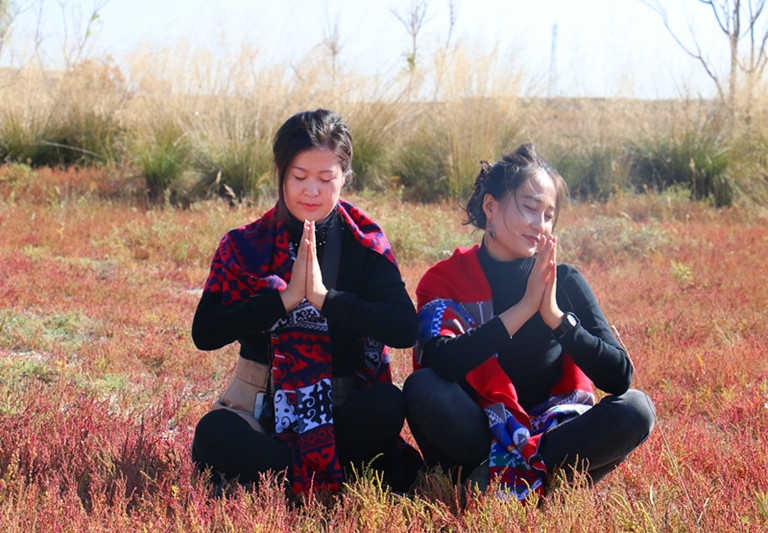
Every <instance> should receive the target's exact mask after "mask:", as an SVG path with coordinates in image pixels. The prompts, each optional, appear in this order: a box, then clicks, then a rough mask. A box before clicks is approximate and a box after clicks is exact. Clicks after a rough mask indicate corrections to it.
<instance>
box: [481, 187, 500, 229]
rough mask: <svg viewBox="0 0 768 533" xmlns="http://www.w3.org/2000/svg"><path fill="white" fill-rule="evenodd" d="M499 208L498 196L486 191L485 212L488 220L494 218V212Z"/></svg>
mask: <svg viewBox="0 0 768 533" xmlns="http://www.w3.org/2000/svg"><path fill="white" fill-rule="evenodd" d="M498 210H499V202H498V201H497V200H496V198H494V197H493V195H492V194H490V193H486V194H485V196H483V212H484V213H485V218H486V220H488V222H491V221H492V220H493V216H494V214H495V213H496V212H497V211H498Z"/></svg>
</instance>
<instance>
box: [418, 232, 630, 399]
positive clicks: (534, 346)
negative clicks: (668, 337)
mask: <svg viewBox="0 0 768 533" xmlns="http://www.w3.org/2000/svg"><path fill="white" fill-rule="evenodd" d="M478 259H479V260H480V265H481V266H482V268H483V272H484V273H485V276H486V277H487V278H488V282H489V284H490V286H491V294H492V296H493V311H494V314H495V315H497V316H495V317H494V318H492V319H491V320H489V321H488V322H486V323H485V324H482V325H480V326H478V327H477V328H475V329H473V330H471V331H469V332H467V333H465V334H463V335H459V336H457V337H434V338H433V339H431V340H429V341H428V342H427V343H426V345H425V346H424V352H423V357H424V358H425V363H426V364H427V365H429V366H431V367H432V368H434V370H435V372H437V374H438V375H440V376H441V377H442V378H444V379H446V380H449V381H459V380H461V379H462V378H464V376H465V375H466V374H467V373H468V372H469V371H470V370H472V369H473V368H475V367H476V366H478V365H480V364H481V363H482V362H483V361H485V360H486V359H487V358H488V357H490V356H491V355H493V354H495V353H498V354H499V364H500V365H501V367H502V368H503V369H504V371H505V372H506V373H507V374H508V375H509V377H510V379H511V380H512V383H513V384H514V386H515V389H516V391H517V394H518V400H519V402H520V405H521V406H522V407H523V408H524V409H531V408H532V407H534V406H536V405H538V404H540V403H542V402H544V401H546V400H547V398H548V397H549V395H550V393H549V391H550V389H551V388H552V386H553V385H554V384H555V383H556V382H557V381H558V380H559V379H560V377H561V374H562V364H561V357H562V354H563V352H566V353H568V354H569V355H570V356H571V357H572V358H573V360H574V362H575V363H576V365H578V367H579V368H581V370H583V371H584V373H585V374H586V375H587V376H588V377H589V378H590V379H591V380H592V382H593V383H594V384H595V386H596V387H597V388H599V389H601V390H603V391H605V392H608V393H610V394H622V393H624V392H626V390H627V389H628V388H629V385H630V383H631V382H632V364H631V362H630V360H629V357H627V354H626V353H625V352H624V350H623V349H622V348H621V346H620V345H619V343H618V342H617V341H616V339H615V337H614V336H613V334H612V333H611V331H610V328H609V327H608V323H607V322H606V320H605V317H603V313H602V312H601V311H600V307H599V306H598V304H597V300H596V299H595V296H594V294H593V293H592V290H591V289H590V287H589V285H588V284H587V282H586V281H585V280H584V278H583V277H582V276H581V274H579V272H578V271H577V270H576V269H575V268H574V267H572V266H570V265H564V264H560V265H557V295H556V297H557V303H558V305H559V306H560V309H561V310H562V311H563V312H569V311H570V312H572V313H574V314H575V315H576V316H577V317H578V318H579V320H580V324H579V325H578V326H577V327H576V328H575V329H574V330H573V331H571V332H570V333H568V334H567V335H566V336H565V337H564V338H563V339H562V340H561V341H560V342H558V341H557V340H556V339H555V337H554V334H553V332H552V330H551V329H550V328H549V326H547V324H546V323H545V322H544V320H543V319H542V318H541V315H540V314H539V313H536V314H535V315H534V316H533V317H532V318H531V319H530V320H528V321H527V322H526V323H525V324H523V326H522V327H521V328H520V329H519V330H518V331H517V332H516V333H515V334H514V335H513V336H512V338H511V339H510V337H509V335H508V334H507V330H506V328H505V327H504V324H503V323H502V321H501V318H499V317H498V315H499V313H501V312H503V311H505V310H507V309H509V308H510V307H512V306H513V305H515V304H516V303H517V302H519V301H520V300H521V299H522V298H523V295H524V294H525V287H526V284H527V282H528V276H529V274H530V272H531V269H532V268H533V263H534V258H533V257H531V258H524V259H517V260H515V261H511V262H505V261H496V260H495V259H493V258H492V257H491V256H490V255H489V254H488V251H487V250H486V249H485V246H484V245H483V246H481V247H480V250H479V253H478Z"/></svg>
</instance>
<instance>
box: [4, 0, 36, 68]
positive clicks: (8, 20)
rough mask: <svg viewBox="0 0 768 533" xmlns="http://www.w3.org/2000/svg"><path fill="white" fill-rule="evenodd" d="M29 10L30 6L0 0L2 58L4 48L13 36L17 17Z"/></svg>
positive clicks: (10, 0) (9, 0)
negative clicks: (12, 28) (13, 27)
mask: <svg viewBox="0 0 768 533" xmlns="http://www.w3.org/2000/svg"><path fill="white" fill-rule="evenodd" d="M27 9H29V6H28V5H27V6H23V5H20V4H18V3H17V2H13V1H12V0H0V57H2V55H3V47H4V46H5V45H6V43H7V42H8V38H9V37H10V36H11V26H13V22H14V21H15V20H16V17H18V16H19V15H21V14H22V13H23V12H24V11H26V10H27Z"/></svg>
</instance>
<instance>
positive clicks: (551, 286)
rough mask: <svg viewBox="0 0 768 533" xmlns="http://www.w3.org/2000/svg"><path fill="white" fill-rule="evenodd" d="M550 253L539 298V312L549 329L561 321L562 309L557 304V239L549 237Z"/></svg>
mask: <svg viewBox="0 0 768 533" xmlns="http://www.w3.org/2000/svg"><path fill="white" fill-rule="evenodd" d="M551 241H552V244H553V246H552V255H551V256H550V270H549V275H548V276H547V283H546V286H545V288H544V296H543V298H542V299H541V306H540V307H539V313H540V314H541V318H543V319H544V322H545V323H546V324H547V326H549V327H550V329H555V328H556V327H557V326H559V325H560V323H561V322H562V321H563V315H564V314H565V313H563V311H562V310H561V309H560V307H559V306H558V305H557V239H556V238H555V237H551Z"/></svg>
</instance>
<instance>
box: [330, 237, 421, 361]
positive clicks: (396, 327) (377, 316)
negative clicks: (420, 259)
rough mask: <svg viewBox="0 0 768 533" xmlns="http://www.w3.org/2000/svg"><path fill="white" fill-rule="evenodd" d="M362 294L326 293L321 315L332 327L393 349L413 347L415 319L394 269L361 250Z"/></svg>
mask: <svg viewBox="0 0 768 533" xmlns="http://www.w3.org/2000/svg"><path fill="white" fill-rule="evenodd" d="M362 253H363V255H364V257H365V260H364V262H363V263H362V264H364V265H365V266H364V269H363V271H362V272H363V273H362V276H363V293H364V295H363V296H361V295H358V294H356V293H354V292H347V291H343V290H336V289H329V291H328V295H327V296H326V298H325V302H324V303H323V309H322V313H323V315H324V316H325V317H326V318H327V319H328V322H329V324H330V325H331V326H335V327H340V328H344V329H348V330H351V331H355V332H357V333H359V334H361V335H364V336H366V337H371V338H373V339H376V340H378V341H381V342H383V343H384V344H386V345H387V346H391V347H393V348H409V347H411V346H413V345H414V344H415V343H416V335H417V333H418V319H417V317H416V309H415V308H414V307H413V302H412V301H411V298H410V296H408V292H407V291H406V290H405V283H403V280H402V278H401V277H400V271H399V270H398V268H397V266H396V265H395V264H393V263H392V262H391V261H390V260H389V259H387V258H386V257H384V256H382V255H381V254H379V253H376V252H374V251H372V250H368V249H365V250H363V252H362Z"/></svg>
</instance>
